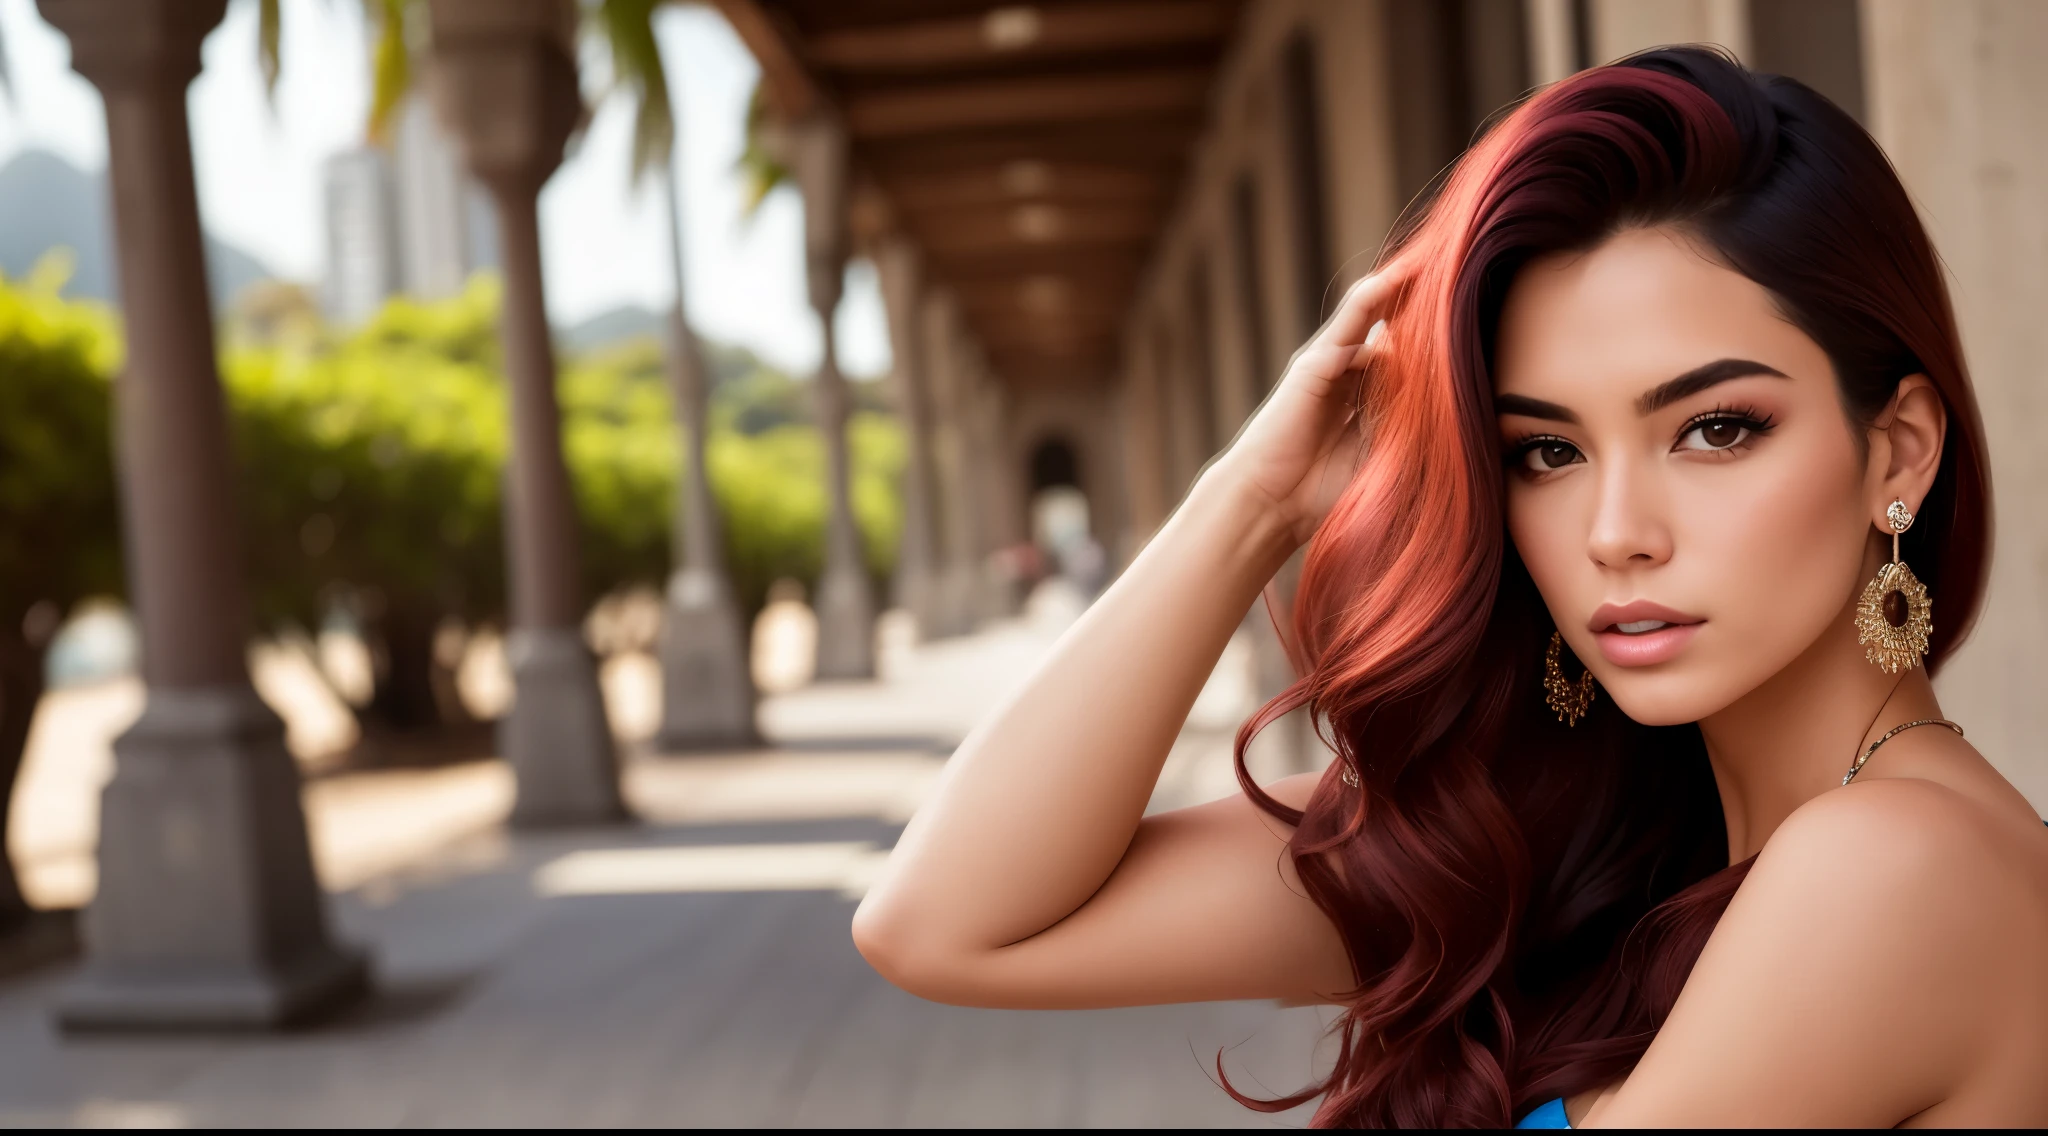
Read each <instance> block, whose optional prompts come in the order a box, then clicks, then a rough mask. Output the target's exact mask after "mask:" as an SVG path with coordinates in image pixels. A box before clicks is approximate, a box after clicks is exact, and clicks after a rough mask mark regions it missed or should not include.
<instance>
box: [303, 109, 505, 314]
mask: <svg viewBox="0 0 2048 1136" xmlns="http://www.w3.org/2000/svg"><path fill="white" fill-rule="evenodd" d="M327 247H328V260H327V263H328V279H327V286H326V289H325V295H324V297H323V301H324V306H325V307H326V310H327V315H328V318H329V319H332V320H334V321H335V322H337V323H341V324H352V323H358V322H361V321H362V320H364V319H367V318H368V317H369V316H370V315H371V314H373V313H374V312H375V311H376V310H377V309H378V308H379V307H380V306H382V305H383V303H384V301H385V299H386V298H388V297H390V296H391V295H393V294H394V293H399V292H403V293H406V294H408V295H412V296H418V297H420V298H422V299H441V298H444V297H447V296H452V295H454V294H455V293H457V292H459V291H461V290H462V286H463V284H464V283H465V282H466V281H467V280H468V279H469V276H470V274H471V273H473V272H475V271H477V270H478V269H481V268H490V267H494V266H495V265H496V264H497V261H498V250H497V240H496V230H495V228H494V223H493V219H492V217H491V213H490V203H489V201H488V199H487V198H486V197H485V196H484V194H483V191H482V190H481V189H480V188H479V187H478V186H477V185H476V183H475V182H474V181H473V180H472V179H471V178H470V177H469V176H468V175H467V174H466V173H464V172H463V169H462V162H461V156H460V155H459V154H458V153H457V152H456V150H455V146H454V143H453V142H451V141H450V140H449V138H448V136H447V135H446V134H445V133H444V132H443V131H442V129H441V125H440V123H439V122H437V121H436V120H435V118H434V115H433V111H432V108H431V107H429V106H428V105H427V100H426V99H425V98H424V97H422V96H420V95H413V96H411V97H409V98H407V99H406V101H405V102H404V104H403V105H401V106H400V107H399V108H398V111H397V114H396V116H395V119H394V122H393V129H392V139H391V144H390V148H389V149H388V150H386V149H382V148H378V147H370V146H365V147H362V148H359V149H355V150H350V151H346V152H344V153H341V154H337V155H336V156H335V157H333V158H332V159H330V160H329V161H328V167H327Z"/></svg>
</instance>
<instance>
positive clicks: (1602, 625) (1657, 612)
mask: <svg viewBox="0 0 2048 1136" xmlns="http://www.w3.org/2000/svg"><path fill="white" fill-rule="evenodd" d="M1587 622H1588V626H1589V629H1590V630H1591V631H1592V632H1593V639H1594V642H1596V643H1598V644H1599V646H1600V654H1601V655H1603V656H1605V657H1606V659H1607V661H1608V662H1610V663H1612V664H1614V665H1615V666H1617V667H1649V666H1655V665H1656V664H1658V663H1664V662H1669V661H1671V660H1672V659H1675V658H1677V657H1678V655H1679V652H1681V651H1683V650H1684V649H1685V645H1686V644H1687V643H1690V642H1692V637H1693V636H1694V635H1696V634H1698V633H1699V629H1700V625H1701V624H1703V623H1705V622H1706V620H1704V619H1702V618H1700V617H1699V616H1696V615H1688V614H1686V613H1685V612H1682V611H1678V610H1675V609H1673V608H1668V607H1665V606H1664V605H1662V604H1656V603H1651V602H1649V601H1648V600H1635V601H1633V602H1630V603H1626V604H1601V605H1600V608H1599V610H1597V611H1595V612H1594V613H1593V618H1592V619H1591V620H1589V621H1587Z"/></svg>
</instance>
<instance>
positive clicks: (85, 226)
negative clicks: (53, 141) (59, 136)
mask: <svg viewBox="0 0 2048 1136" xmlns="http://www.w3.org/2000/svg"><path fill="white" fill-rule="evenodd" d="M112 225H113V223H112V220H111V212H110V206H109V202H108V200H107V179H106V175H105V174H100V173H87V172H85V171H84V170H81V169H79V168H78V167H77V166H74V165H72V164H71V163H70V162H67V161H65V160H64V159H63V158H60V157H58V156H57V155H55V154H52V153H50V152H49V151H48V150H23V151H22V152H21V153H19V154H16V155H15V156H14V158H13V160H11V161H9V162H8V163H7V164H6V165H4V166H0V272H4V273H6V274H7V275H8V276H9V277H10V278H13V279H17V280H18V279H20V278H22V277H23V276H26V275H27V274H28V271H29V269H30V268H32V267H34V266H35V263H36V261H37V260H38V259H39V258H41V257H42V255H43V254H44V253H46V252H48V251H50V250H51V249H53V248H59V247H63V248H69V249H70V250H71V251H72V254H73V255H75V256H76V257H77V258H78V259H77V264H76V266H75V267H74V269H73V271H72V273H71V282H70V283H69V284H67V285H65V288H64V294H65V295H67V296H73V297H79V298H91V299H95V300H105V301H107V302H109V303H112V302H114V301H115V299H116V296H115V290H114V236H113V229H112ZM276 275H277V274H276V273H274V272H272V271H271V270H270V269H269V267H268V266H266V265H265V264H264V263H263V262H262V261H260V260H257V259H256V258H255V257H253V256H251V255H249V254H248V253H246V252H243V251H242V250H241V249H238V248H236V247H235V246H233V245H231V244H228V243H226V242H224V241H218V240H215V239H214V238H212V237H210V236H209V237H207V238H206V276H207V291H208V292H210V293H211V294H212V296H213V310H214V314H215V316H216V317H218V316H219V315H220V314H221V313H223V312H225V311H227V307H228V302H229V301H230V300H232V299H234V297H235V296H237V295H238V294H240V293H241V291H242V289H244V288H247V287H248V286H249V285H251V284H255V283H258V282H260V281H264V280H269V279H273V278H274V277H275V276H276Z"/></svg>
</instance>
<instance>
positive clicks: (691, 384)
mask: <svg viewBox="0 0 2048 1136" xmlns="http://www.w3.org/2000/svg"><path fill="white" fill-rule="evenodd" d="M662 183H663V185H664V187H665V188H666V189H667V191H668V205H669V235H670V238H671V240H670V243H669V251H670V259H671V262H672V267H673V269H674V272H675V279H676V283H675V290H676V300H675V309H674V310H673V311H671V312H670V313H669V377H670V382H671V388H672V390H673V394H674V398H675V404H676V424H677V425H678V426H679V427H680V428H681V430H682V434H683V468H682V478H681V484H680V485H679V487H678V489H679V492H678V493H677V494H676V510H677V515H676V518H675V534H676V540H675V545H676V563H677V565H678V567H677V568H676V569H675V571H674V572H673V573H672V574H670V576H669V578H668V588H667V592H666V596H665V598H666V604H665V605H664V607H663V610H662V620H661V647H660V652H661V727H660V729H659V730H657V731H656V733H655V746H656V747H657V748H659V749H662V750H669V751H678V750H697V749H730V748H735V747H744V746H751V745H755V744H757V743H758V742H759V741H760V739H761V736H760V730H759V729H758V727H757V726H756V724H755V721H754V705H755V701H756V691H755V690H754V676H753V672H752V670H751V665H750V662H749V657H750V655H751V652H750V651H749V649H748V641H747V640H748V636H747V627H746V623H745V621H744V620H743V619H741V617H740V608H739V601H738V599H737V598H736V597H735V596H734V595H733V589H732V581H731V576H730V575H729V574H728V573H727V571H726V566H725V538H724V526H723V525H722V524H721V523H720V521H721V518H720V517H719V513H718V500H717V498H716V497H715V496H713V494H712V492H711V481H710V472H709V470H708V468H707V466H706V464H705V455H704V447H705V445H706V444H707V442H708V440H709V433H708V431H707V429H706V416H707V415H708V414H709V404H710V391H709V389H708V387H709V382H708V376H707V375H706V373H705V369H704V355H703V352H702V351H701V350H699V348H698V344H697V337H696V335H695V334H694V333H693V332H691V330H690V322H689V317H688V314H687V312H686V311H685V306H684V302H683V300H684V291H683V209H682V195H681V193H680V192H678V190H677V187H676V177H675V170H674V169H673V168H672V167H671V168H668V169H665V170H664V171H663V174H662Z"/></svg>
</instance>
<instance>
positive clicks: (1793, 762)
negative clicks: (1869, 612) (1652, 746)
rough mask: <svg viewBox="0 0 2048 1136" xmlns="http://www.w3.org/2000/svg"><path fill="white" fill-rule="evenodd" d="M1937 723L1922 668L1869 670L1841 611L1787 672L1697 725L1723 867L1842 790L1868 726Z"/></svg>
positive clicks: (1846, 611) (1849, 617)
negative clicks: (1715, 806) (1712, 788)
mask: <svg viewBox="0 0 2048 1136" xmlns="http://www.w3.org/2000/svg"><path fill="white" fill-rule="evenodd" d="M1940 716H1941V707H1940V705H1939V704H1938V703H1937V702H1936V701H1935V698H1934V686H1933V684H1932V683H1930V682H1929V681H1928V679H1927V671H1926V669H1925V668H1924V667H1915V668H1914V669H1912V670H1910V671H1906V672H1904V673H1903V674H1898V675H1889V674H1886V673H1884V671H1883V670H1881V669H1879V668H1878V667H1876V666H1874V665H1872V664H1871V663H1870V662H1869V660H1867V659H1866V658H1865V657H1864V654H1863V645H1862V644H1861V643H1859V642H1858V641H1857V638H1856V625H1855V607H1854V604H1853V603H1851V604H1850V605H1848V606H1845V607H1844V608H1843V610H1842V613H1841V616H1840V617H1839V618H1837V619H1836V620H1835V621H1834V622H1833V623H1831V624H1829V626H1828V630H1827V631H1826V632H1825V633H1824V634H1822V635H1821V637H1820V638H1819V639H1818V640H1816V641H1815V642H1814V644H1813V646H1811V647H1809V648H1807V650H1806V652H1805V653H1804V654H1802V655H1800V656H1799V657H1798V658H1797V659H1794V660H1793V661H1792V663H1791V665H1789V666H1787V667H1786V668H1785V669H1784V670H1782V671H1779V672H1778V673H1777V674H1776V675H1774V676H1772V678H1771V680H1770V681H1768V682H1766V683H1764V684H1763V685H1762V686H1759V687H1758V688H1756V689H1755V690H1753V691H1751V692H1750V693H1749V694H1747V695H1745V696H1743V697H1742V698H1741V699H1740V700H1738V701H1737V702H1735V703H1734V704H1732V705H1730V706H1729V707H1727V708H1726V709H1724V710H1722V711H1720V712H1719V713H1717V714H1715V715H1713V716H1712V717H1709V718H1706V719H1703V720H1702V721H1701V722H1700V733H1701V734H1702V735H1703V736H1704V737H1705V739H1706V743H1707V757H1708V759H1709V760H1710V761H1711V762H1712V764H1713V768H1714V783H1715V785H1716V786H1718V787H1719V789H1720V792H1721V810H1722V813H1723V815H1724V816H1725V817H1726V818H1727V822H1728V860H1729V863H1731V864H1732V863H1735V862H1737V861H1740V860H1744V859H1747V858H1748V857H1750V856H1753V855H1755V854H1756V853H1757V852H1758V851H1759V850H1760V849H1762V848H1763V846H1764V841H1766V840H1768V839H1770V836H1771V833H1773V832H1775V831H1777V828H1778V826H1779V825H1780V824H1782V823H1784V821H1785V818H1786V817H1788V816H1791V815H1792V812H1793V810H1795V809H1797V808H1798V807H1799V806H1801V805H1803V804H1805V803H1806V802H1808V801H1810V800H1812V799H1813V798H1815V797H1817V796H1819V795H1820V794H1822V793H1825V792H1827V791H1828V790H1829V789H1833V788H1836V787H1837V786H1839V785H1840V784H1841V782H1842V774H1844V773H1845V772H1847V771H1848V769H1849V764H1850V762H1852V761H1854V760H1855V758H1856V754H1857V753H1858V751H1859V750H1860V749H1861V748H1862V747H1863V746H1864V745H1866V744H1868V742H1869V739H1870V738H1871V737H1875V736H1876V735H1875V734H1874V733H1873V732H1872V731H1873V730H1874V729H1881V728H1887V727H1889V726H1891V725H1895V724H1897V723H1899V722H1909V721H1912V720H1913V719H1916V718H1938V717H1940Z"/></svg>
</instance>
